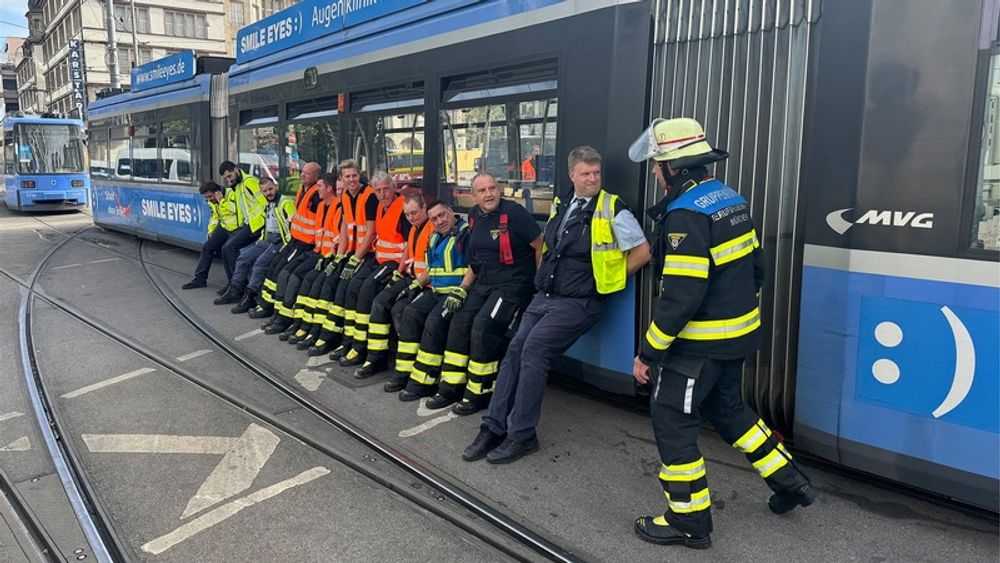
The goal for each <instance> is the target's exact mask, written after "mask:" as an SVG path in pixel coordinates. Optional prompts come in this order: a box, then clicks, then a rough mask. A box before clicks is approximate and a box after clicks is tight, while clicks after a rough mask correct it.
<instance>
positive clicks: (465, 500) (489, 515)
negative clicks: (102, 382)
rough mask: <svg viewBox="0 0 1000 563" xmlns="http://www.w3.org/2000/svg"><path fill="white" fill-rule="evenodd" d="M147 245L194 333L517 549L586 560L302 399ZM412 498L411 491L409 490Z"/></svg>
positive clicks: (459, 522)
mask: <svg viewBox="0 0 1000 563" xmlns="http://www.w3.org/2000/svg"><path fill="white" fill-rule="evenodd" d="M144 242H145V241H140V244H139V262H140V263H141V264H142V268H143V270H144V272H145V273H146V275H147V277H148V278H149V280H150V283H151V284H152V285H153V287H154V288H156V290H157V292H159V294H160V295H161V297H162V298H163V299H164V300H165V301H166V302H167V303H168V304H169V305H170V306H171V307H172V308H173V309H174V310H175V311H176V312H177V314H178V315H180V316H181V317H182V318H183V319H184V320H185V321H186V322H187V323H188V324H190V325H191V326H192V328H194V329H195V330H197V331H198V332H199V333H200V334H201V335H202V336H204V337H205V338H206V339H208V340H209V341H210V342H212V343H213V344H214V345H215V346H216V347H217V348H219V349H220V350H222V351H223V352H225V353H226V354H227V355H229V356H230V357H231V358H232V359H233V360H235V361H236V362H237V363H239V364H240V365H241V366H243V367H244V368H245V369H247V370H248V371H250V372H251V373H253V374H254V375H256V376H257V377H259V378H260V379H262V380H264V381H265V382H267V383H268V384H270V385H271V386H272V387H274V388H275V389H277V390H278V391H280V392H281V393H282V394H283V395H285V396H286V397H288V398H289V399H291V400H292V401H294V402H296V403H297V404H299V405H301V406H302V407H303V408H305V409H306V410H308V411H309V412H311V413H312V414H314V415H316V416H318V417H319V418H320V419H322V420H323V421H324V422H326V423H328V424H330V425H332V426H333V427H335V428H337V429H339V430H340V431H342V432H344V433H345V434H346V435H348V436H350V437H351V438H352V439H354V440H356V441H358V442H360V443H361V444H362V445H364V446H366V447H367V448H369V449H371V450H374V451H375V452H376V453H378V455H379V456H381V457H382V458H384V459H386V460H388V461H389V462H391V463H392V464H394V465H395V466H396V467H398V468H400V469H402V470H403V471H405V472H406V473H407V474H408V475H410V476H411V477H413V478H415V479H417V480H418V481H419V482H421V483H422V484H424V485H425V486H427V487H430V488H431V489H432V490H433V491H436V492H437V493H439V494H440V495H441V496H440V497H438V498H439V499H440V500H443V499H448V500H450V501H452V502H454V503H456V504H457V505H458V506H460V507H462V508H463V509H465V510H467V511H468V512H469V513H471V514H473V515H474V516H476V517H478V518H479V519H481V520H483V521H484V522H486V523H488V524H490V526H491V527H492V528H494V529H495V530H497V531H499V532H500V533H501V534H502V536H503V537H506V538H508V539H510V540H513V541H515V542H516V543H517V544H520V545H522V546H524V547H526V548H527V549H529V550H530V551H531V552H533V553H534V554H537V555H539V556H541V557H544V558H545V559H548V560H551V561H560V562H567V563H568V562H578V561H582V559H581V558H580V556H579V555H577V554H575V553H574V552H573V551H572V550H570V549H568V548H565V547H563V546H561V545H559V544H558V543H556V542H555V541H553V540H551V539H549V538H547V537H545V536H544V535H543V534H542V533H540V532H538V531H536V530H534V529H532V528H530V527H529V526H527V525H525V524H524V523H522V522H520V521H519V520H517V519H516V518H514V517H512V516H510V515H507V514H505V513H503V512H502V511H500V510H498V509H497V508H496V507H493V506H491V505H490V504H489V503H487V502H486V501H484V500H482V499H481V498H479V497H478V496H477V495H475V494H474V493H472V492H470V491H469V490H467V489H466V488H464V487H462V486H460V485H458V484H457V483H455V482H453V481H452V480H450V479H448V478H447V477H445V476H443V475H441V474H440V473H439V472H437V471H434V470H433V469H431V468H430V467H427V466H426V465H424V464H422V463H420V462H419V461H418V460H416V459H413V458H412V457H410V456H409V455H407V454H406V453H405V452H402V451H400V450H398V449H396V448H394V447H392V446H391V445H389V444H387V443H385V442H384V441H382V440H380V439H379V438H377V437H375V436H374V435H373V434H371V433H369V432H367V431H366V430H364V429H363V428H362V427H361V426H359V425H357V424H355V423H354V422H352V421H350V420H349V419H347V418H346V417H344V416H342V415H340V414H338V413H336V412H335V411H333V410H332V409H330V408H329V407H327V406H326V405H324V404H323V403H321V402H319V401H317V400H315V399H313V398H311V397H308V396H306V395H304V394H302V393H301V392H299V391H298V390H297V389H296V388H295V387H293V386H292V385H291V384H289V383H287V382H286V381H284V380H283V379H282V378H281V377H279V376H277V375H275V374H276V373H279V371H278V370H276V369H274V368H273V367H271V366H268V365H267V364H266V363H264V362H261V361H260V360H257V359H255V358H252V357H251V356H249V355H248V354H245V353H243V352H242V351H240V350H238V349H236V348H234V347H233V346H231V345H230V344H229V342H228V339H226V338H225V337H223V336H222V335H220V334H219V333H218V332H216V331H215V329H214V328H212V327H211V326H209V325H208V324H207V323H205V322H204V321H202V320H201V319H200V318H199V317H198V316H197V315H196V314H194V312H193V311H191V310H190V308H189V307H188V306H187V305H186V304H185V303H184V302H182V301H181V300H180V299H178V298H177V296H176V295H175V294H174V293H173V291H172V290H170V289H169V288H168V287H167V286H166V284H165V283H164V282H163V279H162V278H161V277H160V276H159V274H158V273H156V272H155V271H154V267H158V266H155V265H151V264H149V263H148V262H147V261H146V260H145V257H144V256H143V247H144ZM165 367H168V366H165ZM338 461H342V462H344V463H345V464H347V465H349V466H350V467H352V468H356V469H358V470H359V471H362V472H363V473H364V474H366V475H368V473H370V470H369V468H368V467H366V466H364V465H363V464H361V465H360V466H359V464H358V463H357V462H356V461H355V460H353V459H347V460H343V459H340V458H339V457H338ZM378 479H381V477H378V478H377V480H378ZM393 490H396V489H393ZM397 492H402V491H397ZM407 493H409V492H408V491H407ZM419 498H420V500H421V501H423V500H424V499H423V498H422V497H419ZM421 505H423V506H424V507H425V508H428V509H430V510H432V511H433V512H435V513H436V514H438V515H439V516H441V517H442V518H445V519H446V520H448V521H449V522H450V523H452V524H453V525H455V526H457V527H459V528H461V529H463V530H465V531H466V532H468V533H471V534H473V535H474V536H476V537H479V538H480V539H483V540H484V541H486V542H487V543H489V544H491V545H493V546H494V547H498V548H501V549H502V550H503V551H505V552H507V554H508V555H511V556H514V557H516V558H518V559H522V558H523V556H522V555H518V554H516V553H511V552H509V551H508V549H507V547H506V546H504V545H503V544H502V542H501V544H498V543H497V538H496V537H494V536H493V535H492V534H490V535H489V536H490V537H483V528H482V527H481V526H476V525H474V524H472V523H470V522H468V521H466V520H464V519H455V518H454V516H453V515H451V514H446V513H441V511H440V510H439V507H438V506H436V505H434V504H430V505H427V503H425V502H421Z"/></svg>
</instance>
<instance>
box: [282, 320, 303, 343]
mask: <svg viewBox="0 0 1000 563" xmlns="http://www.w3.org/2000/svg"><path fill="white" fill-rule="evenodd" d="M299 326H301V324H300V323H299V322H298V321H295V322H293V323H292V324H290V325H288V326H287V327H285V330H283V331H281V334H279V335H278V340H288V339H289V338H291V337H292V335H293V334H295V333H296V332H298V331H299Z"/></svg>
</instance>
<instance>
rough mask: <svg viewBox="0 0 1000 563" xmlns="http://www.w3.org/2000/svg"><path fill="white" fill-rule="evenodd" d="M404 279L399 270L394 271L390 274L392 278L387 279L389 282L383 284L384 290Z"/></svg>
mask: <svg viewBox="0 0 1000 563" xmlns="http://www.w3.org/2000/svg"><path fill="white" fill-rule="evenodd" d="M404 277H405V276H404V275H403V274H402V273H401V272H400V271H399V270H396V271H394V272H393V273H392V277H391V278H389V281H387V282H385V289H389V288H390V287H392V286H394V285H396V282H398V281H400V280H402V279H403V278H404Z"/></svg>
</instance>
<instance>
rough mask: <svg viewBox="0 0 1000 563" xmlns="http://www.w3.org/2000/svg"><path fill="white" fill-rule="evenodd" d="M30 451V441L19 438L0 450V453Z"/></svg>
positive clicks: (25, 437) (26, 438) (22, 437)
mask: <svg viewBox="0 0 1000 563" xmlns="http://www.w3.org/2000/svg"><path fill="white" fill-rule="evenodd" d="M30 449H31V441H30V440H28V437H27V436H21V437H20V438H18V439H17V440H14V441H13V442H11V443H9V444H7V445H6V446H4V447H2V448H0V452H26V451H28V450H30Z"/></svg>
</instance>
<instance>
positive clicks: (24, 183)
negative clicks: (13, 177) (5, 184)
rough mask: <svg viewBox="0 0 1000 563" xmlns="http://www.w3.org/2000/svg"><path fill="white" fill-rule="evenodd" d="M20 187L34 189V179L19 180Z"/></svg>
mask: <svg viewBox="0 0 1000 563" xmlns="http://www.w3.org/2000/svg"><path fill="white" fill-rule="evenodd" d="M21 188H22V189H24V188H30V189H34V188H35V181H34V180H21Z"/></svg>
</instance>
